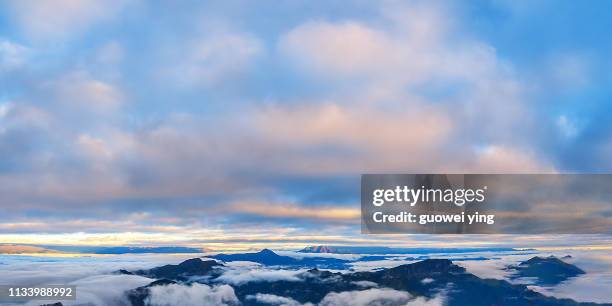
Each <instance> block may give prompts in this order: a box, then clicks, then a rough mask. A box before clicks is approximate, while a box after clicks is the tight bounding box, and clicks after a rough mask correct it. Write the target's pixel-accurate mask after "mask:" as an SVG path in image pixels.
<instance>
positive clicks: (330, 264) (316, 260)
mask: <svg viewBox="0 0 612 306" xmlns="http://www.w3.org/2000/svg"><path fill="white" fill-rule="evenodd" d="M208 257H210V258H214V259H218V260H221V261H224V262H232V261H252V262H256V263H260V264H262V265H266V266H299V267H319V268H329V269H332V268H333V269H342V268H344V267H345V264H346V263H348V262H349V261H347V260H343V259H337V258H326V257H304V258H302V259H296V258H293V257H290V256H282V255H278V254H276V253H274V252H273V251H271V250H269V249H263V250H261V251H259V252H257V253H241V254H218V255H213V256H208Z"/></svg>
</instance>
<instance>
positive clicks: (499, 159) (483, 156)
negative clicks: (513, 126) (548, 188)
mask: <svg viewBox="0 0 612 306" xmlns="http://www.w3.org/2000/svg"><path fill="white" fill-rule="evenodd" d="M476 157H477V159H476V160H475V164H474V165H473V166H471V167H470V168H471V169H474V172H481V173H483V172H484V173H513V172H515V173H555V172H556V170H555V168H554V167H553V166H552V165H549V164H546V163H545V162H543V161H541V160H539V159H538V158H537V157H536V156H534V154H530V153H529V152H524V151H520V150H516V149H514V148H510V147H506V146H498V145H491V146H487V147H485V148H483V149H480V150H478V153H477V156H476Z"/></svg>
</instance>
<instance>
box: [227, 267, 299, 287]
mask: <svg viewBox="0 0 612 306" xmlns="http://www.w3.org/2000/svg"><path fill="white" fill-rule="evenodd" d="M304 271H306V270H304V269H302V270H272V269H267V268H253V267H238V268H237V269H236V267H234V268H233V269H229V270H227V271H225V273H223V274H222V275H221V276H219V277H218V278H216V279H215V281H220V282H224V283H228V284H232V285H242V284H245V283H248V282H273V281H279V280H284V281H290V282H299V281H303V279H301V278H300V277H299V275H300V274H301V273H303V272H304Z"/></svg>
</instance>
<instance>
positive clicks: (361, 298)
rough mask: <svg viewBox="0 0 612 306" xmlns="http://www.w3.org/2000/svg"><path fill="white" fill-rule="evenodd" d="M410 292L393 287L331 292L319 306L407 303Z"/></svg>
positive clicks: (365, 305)
mask: <svg viewBox="0 0 612 306" xmlns="http://www.w3.org/2000/svg"><path fill="white" fill-rule="evenodd" d="M410 297H411V296H410V294H409V293H408V292H404V291H397V290H393V289H387V288H383V289H377V288H373V289H368V290H363V291H345V292H340V293H336V292H332V293H329V294H327V295H326V296H325V297H324V298H323V300H321V303H319V305H320V306H367V305H386V304H385V303H387V304H388V303H395V304H400V303H407V302H408V301H409V300H410Z"/></svg>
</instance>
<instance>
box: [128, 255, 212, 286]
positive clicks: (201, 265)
mask: <svg viewBox="0 0 612 306" xmlns="http://www.w3.org/2000/svg"><path fill="white" fill-rule="evenodd" d="M221 267H223V264H220V263H218V262H216V261H214V260H206V261H203V260H202V259H200V258H192V259H188V260H185V261H183V262H181V263H180V264H178V265H165V266H161V267H157V268H153V269H150V270H137V271H132V272H129V271H126V270H123V269H122V270H119V272H118V273H119V274H130V273H132V274H135V275H141V276H146V277H150V278H157V279H168V280H177V281H187V280H189V279H190V278H192V277H202V276H210V277H214V276H217V275H218V274H219V273H220V271H219V268H221Z"/></svg>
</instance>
